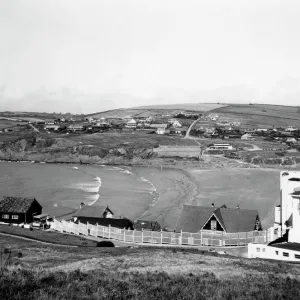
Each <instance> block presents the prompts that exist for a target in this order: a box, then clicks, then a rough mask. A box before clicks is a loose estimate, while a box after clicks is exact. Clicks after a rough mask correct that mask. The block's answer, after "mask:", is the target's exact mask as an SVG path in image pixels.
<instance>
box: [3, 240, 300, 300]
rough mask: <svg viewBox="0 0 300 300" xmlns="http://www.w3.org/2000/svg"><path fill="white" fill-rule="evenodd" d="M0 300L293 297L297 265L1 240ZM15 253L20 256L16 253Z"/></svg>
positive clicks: (299, 285)
mask: <svg viewBox="0 0 300 300" xmlns="http://www.w3.org/2000/svg"><path fill="white" fill-rule="evenodd" d="M0 243H2V244H5V245H8V244H9V245H10V248H11V249H12V261H11V265H10V266H9V267H8V270H7V271H5V272H4V274H3V276H2V277H0V299H22V300H24V299H25V300H26V299H30V300H31V299H53V300H54V299H299V297H300V281H299V280H300V272H299V271H300V265H297V264H292V263H285V262H273V261H264V260H258V259H252V260H249V259H244V258H237V257H217V256H216V257H215V256H207V255H202V251H198V250H196V249H195V250H179V249H155V248H144V247H141V248H131V249H130V248H107V249H104V248H96V247H93V248H81V247H78V248H72V249H71V248H68V247H57V246H52V245H46V246H45V245H41V244H38V243H35V242H29V241H24V240H18V239H16V238H10V237H5V238H4V240H3V239H1V241H0ZM20 251H21V252H22V254H23V255H22V257H18V256H17V255H16V254H17V253H18V252H20Z"/></svg>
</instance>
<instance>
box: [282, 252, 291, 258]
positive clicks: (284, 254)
mask: <svg viewBox="0 0 300 300" xmlns="http://www.w3.org/2000/svg"><path fill="white" fill-rule="evenodd" d="M282 255H283V256H285V257H289V256H290V255H289V254H288V253H287V252H283V253H282Z"/></svg>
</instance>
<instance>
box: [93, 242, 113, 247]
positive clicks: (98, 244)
mask: <svg viewBox="0 0 300 300" xmlns="http://www.w3.org/2000/svg"><path fill="white" fill-rule="evenodd" d="M97 247H115V244H114V243H113V242H111V241H101V242H98V243H97Z"/></svg>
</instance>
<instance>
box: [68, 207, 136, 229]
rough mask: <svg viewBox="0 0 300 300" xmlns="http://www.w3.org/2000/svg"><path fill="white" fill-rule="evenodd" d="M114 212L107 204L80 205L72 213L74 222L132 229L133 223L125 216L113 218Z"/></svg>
mask: <svg viewBox="0 0 300 300" xmlns="http://www.w3.org/2000/svg"><path fill="white" fill-rule="evenodd" d="M113 216H114V213H113V212H112V211H111V210H110V208H109V207H108V206H106V207H105V206H89V205H84V206H82V207H81V208H80V209H79V210H78V211H77V212H75V214H73V222H74V223H78V222H80V223H84V224H87V223H89V224H92V225H96V224H98V225H101V226H111V227H115V228H120V229H123V228H126V229H132V230H133V229H134V223H133V222H132V221H131V220H129V219H127V218H114V217H113Z"/></svg>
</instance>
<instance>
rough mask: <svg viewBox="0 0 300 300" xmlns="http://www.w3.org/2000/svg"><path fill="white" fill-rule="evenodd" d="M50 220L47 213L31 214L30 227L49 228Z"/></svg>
mask: <svg viewBox="0 0 300 300" xmlns="http://www.w3.org/2000/svg"><path fill="white" fill-rule="evenodd" d="M51 221H52V218H51V216H50V215H48V214H41V215H36V216H33V222H32V227H38V228H43V229H48V228H50V222H51Z"/></svg>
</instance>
